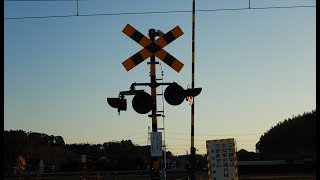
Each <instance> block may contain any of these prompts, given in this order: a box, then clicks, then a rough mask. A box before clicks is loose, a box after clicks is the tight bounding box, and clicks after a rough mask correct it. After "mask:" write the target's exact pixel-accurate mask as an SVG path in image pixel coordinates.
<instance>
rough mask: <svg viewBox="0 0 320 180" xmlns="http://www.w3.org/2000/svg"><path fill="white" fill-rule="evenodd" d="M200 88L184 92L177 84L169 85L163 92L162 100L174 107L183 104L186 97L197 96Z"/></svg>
mask: <svg viewBox="0 0 320 180" xmlns="http://www.w3.org/2000/svg"><path fill="white" fill-rule="evenodd" d="M201 90H202V88H193V89H186V90H184V89H183V88H182V87H181V86H180V85H178V84H177V83H173V84H170V85H169V86H168V87H167V88H166V90H165V91H164V98H165V100H166V101H167V103H168V104H170V105H173V106H176V105H179V104H181V103H182V102H183V100H184V99H187V97H188V96H192V97H195V96H198V95H199V94H200V92H201Z"/></svg>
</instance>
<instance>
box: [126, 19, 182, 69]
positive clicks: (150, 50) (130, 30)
mask: <svg viewBox="0 0 320 180" xmlns="http://www.w3.org/2000/svg"><path fill="white" fill-rule="evenodd" d="M122 32H123V33H124V34H126V35H127V36H128V37H130V38H131V39H133V40H134V41H136V42H137V43H138V44H140V45H141V46H142V47H144V48H143V49H142V50H140V51H139V52H137V53H136V54H134V55H133V56H131V57H130V58H129V59H127V60H125V61H123V62H122V65H123V66H124V68H125V69H126V70H127V71H130V70H131V69H133V68H134V67H135V66H137V65H138V64H140V63H141V62H142V61H144V60H145V59H147V58H148V57H150V56H152V55H154V56H156V57H158V58H159V59H160V60H162V61H163V62H164V63H166V64H167V65H169V66H170V67H171V68H173V69H174V70H175V71H177V72H179V71H180V70H181V69H182V67H183V65H184V64H183V63H181V62H180V61H179V60H178V59H176V58H175V57H173V56H172V55H171V54H169V53H168V52H166V51H165V50H164V49H162V48H163V47H165V46H166V45H168V44H169V43H171V42H172V41H174V40H175V39H177V38H178V37H180V36H181V35H182V34H183V32H182V30H181V29H180V27H179V26H176V27H175V28H173V29H172V30H171V31H169V32H167V33H166V34H164V35H162V36H160V37H159V38H158V39H157V40H155V41H152V40H150V39H149V38H147V37H146V36H144V35H143V34H142V33H140V32H139V31H138V30H136V29H135V28H134V27H132V26H131V25H130V24H127V25H126V27H125V28H124V29H123V30H122Z"/></svg>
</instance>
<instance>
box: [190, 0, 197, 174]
mask: <svg viewBox="0 0 320 180" xmlns="http://www.w3.org/2000/svg"><path fill="white" fill-rule="evenodd" d="M195 6H196V3H195V0H192V82H191V88H192V89H193V88H194V80H195V79H194V61H195V60H194V50H195V48H194V47H195V45H194V43H195V42H194V39H195V19H196V17H195V9H196V7H195ZM194 103H195V97H193V103H192V105H191V148H190V153H191V180H194V179H195V176H194V171H195V154H196V149H195V147H194Z"/></svg>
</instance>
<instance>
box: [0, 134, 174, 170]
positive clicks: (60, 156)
mask: <svg viewBox="0 0 320 180" xmlns="http://www.w3.org/2000/svg"><path fill="white" fill-rule="evenodd" d="M19 155H21V156H22V157H24V158H25V160H26V162H27V168H26V170H27V171H30V172H38V171H39V162H40V160H43V161H44V163H45V172H51V171H59V172H71V171H82V170H83V168H84V163H83V162H82V155H86V163H85V165H86V169H87V170H88V171H89V170H90V171H100V170H104V171H106V170H145V169H147V168H148V166H149V163H150V146H138V145H134V144H133V143H132V142H131V140H122V141H119V142H106V143H104V144H65V142H64V140H63V138H62V137H61V136H53V135H47V134H44V133H37V132H28V133H27V132H24V131H23V130H10V131H6V130H4V170H5V172H6V173H9V174H10V173H12V172H13V167H14V165H15V161H16V158H17V157H18V156H19ZM167 156H168V157H170V156H172V155H171V153H170V152H167Z"/></svg>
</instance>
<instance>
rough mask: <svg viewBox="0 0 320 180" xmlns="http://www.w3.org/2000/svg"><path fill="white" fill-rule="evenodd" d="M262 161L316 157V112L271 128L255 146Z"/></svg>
mask: <svg viewBox="0 0 320 180" xmlns="http://www.w3.org/2000/svg"><path fill="white" fill-rule="evenodd" d="M256 150H257V152H258V153H259V154H260V157H261V158H262V159H284V160H296V159H312V160H313V162H315V157H316V110H314V111H312V112H308V113H304V114H303V115H298V116H293V117H292V118H289V119H286V120H284V121H283V122H279V123H278V124H277V125H276V126H274V127H271V129H269V130H268V131H267V132H265V133H264V134H263V135H262V136H261V137H260V140H259V142H258V143H257V144H256Z"/></svg>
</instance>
